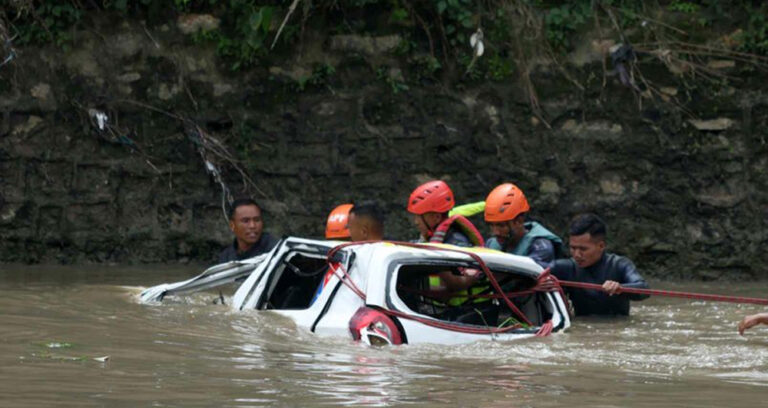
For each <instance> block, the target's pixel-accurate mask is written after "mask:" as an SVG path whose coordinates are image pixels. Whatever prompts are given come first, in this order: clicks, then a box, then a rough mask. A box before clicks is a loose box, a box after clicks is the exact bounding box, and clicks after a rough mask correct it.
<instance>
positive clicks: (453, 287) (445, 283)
mask: <svg viewBox="0 0 768 408" xmlns="http://www.w3.org/2000/svg"><path fill="white" fill-rule="evenodd" d="M454 205H455V200H454V197H453V191H451V189H450V187H448V184H446V183H445V182H444V181H442V180H433V181H429V182H427V183H424V184H422V185H420V186H419V187H416V189H415V190H413V192H412V193H411V196H410V197H409V199H408V212H409V213H411V214H413V223H414V225H415V226H416V228H417V229H418V230H419V233H420V236H419V240H418V241H417V242H421V243H423V242H433V243H444V244H451V245H456V246H460V247H471V246H483V244H484V241H483V237H482V235H481V234H480V232H479V231H478V230H477V228H475V226H474V225H472V222H470V221H469V220H468V219H467V218H466V217H464V216H463V215H458V214H457V215H453V216H448V212H449V211H450V210H451V209H452V208H453V207H454ZM458 272H459V274H458V275H456V274H454V273H453V272H451V271H444V272H440V273H437V274H434V275H430V276H429V281H428V283H427V284H428V286H429V289H430V291H432V292H445V296H444V297H445V303H446V304H451V305H453V304H461V303H463V302H464V301H465V300H466V298H465V297H464V296H466V294H467V291H466V290H467V289H468V288H470V287H471V286H472V285H473V284H474V283H475V282H476V281H477V279H478V276H477V274H478V273H479V271H478V270H477V269H473V268H461V269H460V270H458ZM440 305H441V306H444V305H445V304H444V303H442V302H440ZM451 320H453V318H452V319H451Z"/></svg>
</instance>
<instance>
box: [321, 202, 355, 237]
mask: <svg viewBox="0 0 768 408" xmlns="http://www.w3.org/2000/svg"><path fill="white" fill-rule="evenodd" d="M352 207H353V205H352V204H342V205H339V206H337V207H336V208H334V209H333V211H331V213H330V214H328V219H327V220H326V222H325V239H339V240H348V239H349V212H350V211H351V210H352Z"/></svg>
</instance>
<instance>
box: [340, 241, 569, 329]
mask: <svg viewBox="0 0 768 408" xmlns="http://www.w3.org/2000/svg"><path fill="white" fill-rule="evenodd" d="M375 242H388V243H391V244H395V245H398V246H404V247H410V248H417V249H426V250H430V251H445V252H453V253H459V254H462V255H466V256H468V257H469V258H471V259H472V260H473V261H474V262H475V263H477V265H478V266H479V267H480V270H481V271H482V272H483V273H484V274H485V276H486V277H487V279H488V282H489V283H490V284H491V286H492V287H493V289H494V290H495V291H496V293H498V294H501V296H500V297H499V298H500V299H503V300H504V304H505V305H506V306H507V307H508V308H509V309H510V310H511V312H512V313H513V314H515V315H516V317H517V318H519V319H520V320H522V321H523V322H524V323H525V324H527V325H528V326H534V327H535V325H534V324H533V323H531V321H530V319H528V316H526V315H525V314H524V313H523V312H522V311H520V309H519V308H518V307H517V306H516V305H515V304H514V303H513V302H512V300H511V299H510V297H509V296H507V295H506V294H505V293H504V291H503V290H502V288H501V286H500V285H499V282H498V281H497V280H496V277H495V276H494V275H493V273H491V271H490V269H488V266H487V265H486V264H485V261H483V259H482V258H481V257H480V256H479V255H477V254H474V253H472V252H469V251H465V250H462V249H460V248H447V247H440V246H433V245H425V244H417V243H410V242H394V241H360V242H348V243H344V244H340V245H337V246H336V247H334V248H332V249H331V250H330V251H328V255H327V261H328V263H329V265H330V264H331V262H333V259H334V255H336V253H338V252H339V251H340V250H342V249H344V248H347V247H350V246H358V245H365V244H371V243H375ZM333 274H334V275H336V277H337V278H338V279H339V280H340V281H341V282H342V283H343V284H344V285H346V286H347V287H348V288H349V289H350V290H351V291H352V292H353V293H355V294H356V295H357V296H358V297H360V299H361V300H362V301H363V302H365V300H366V295H365V292H364V291H363V290H361V289H360V287H359V286H358V285H357V284H356V283H355V282H354V280H353V279H352V277H351V275H350V274H349V272H348V271H347V270H346V268H345V267H344V265H343V264H342V263H339V264H338V265H336V268H334V269H333ZM548 276H549V273H548V271H545V273H543V274H542V275H541V276H539V278H540V280H539V282H537V285H536V287H538V286H540V285H541V283H540V282H541V278H542V277H548ZM561 292H562V289H561ZM379 310H380V311H381V312H382V313H384V314H387V315H389V316H394V317H399V318H403V319H408V320H414V321H417V322H419V323H422V324H425V325H427V326H431V327H436V328H441V329H446V330H453V331H457V332H461V333H470V334H499V333H506V332H509V331H512V330H517V329H520V328H522V327H523V325H522V324H515V325H511V326H507V327H490V326H487V327H477V326H473V325H467V324H461V323H453V322H446V321H442V320H437V319H433V318H427V317H422V316H416V315H410V314H407V313H404V312H401V311H398V310H391V309H381V308H380V309H379ZM552 329H553V323H552V320H551V319H550V320H548V321H547V322H545V323H543V324H542V325H541V326H539V329H538V330H537V331H536V333H535V335H536V336H538V337H544V336H548V335H549V334H551V333H552Z"/></svg>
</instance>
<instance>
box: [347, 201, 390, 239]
mask: <svg viewBox="0 0 768 408" xmlns="http://www.w3.org/2000/svg"><path fill="white" fill-rule="evenodd" d="M349 238H350V240H352V241H353V242H359V241H381V240H383V239H384V214H383V213H382V212H381V208H380V207H379V206H378V204H376V202H374V201H362V202H360V203H355V206H354V207H352V209H351V210H350V211H349Z"/></svg>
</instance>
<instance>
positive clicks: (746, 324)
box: [739, 313, 768, 336]
mask: <svg viewBox="0 0 768 408" xmlns="http://www.w3.org/2000/svg"><path fill="white" fill-rule="evenodd" d="M760 323H763V324H768V313H758V314H753V315H750V316H747V317H745V318H743V319H741V322H739V334H740V335H742V336H743V335H744V331H745V330H747V329H749V328H750V327H753V326H756V325H758V324H760Z"/></svg>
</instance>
